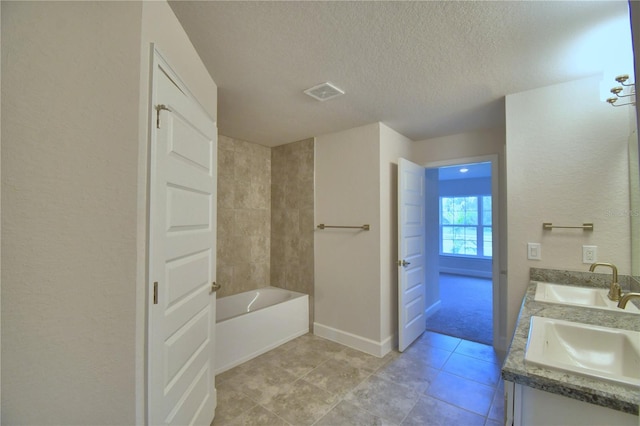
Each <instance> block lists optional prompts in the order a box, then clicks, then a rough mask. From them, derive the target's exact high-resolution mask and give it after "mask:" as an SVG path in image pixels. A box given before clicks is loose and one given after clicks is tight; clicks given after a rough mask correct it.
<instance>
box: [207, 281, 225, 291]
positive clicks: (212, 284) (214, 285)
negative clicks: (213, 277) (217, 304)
mask: <svg viewBox="0 0 640 426" xmlns="http://www.w3.org/2000/svg"><path fill="white" fill-rule="evenodd" d="M220 287H222V285H220V284H216V282H215V281H214V282H212V283H211V290H210V291H209V294H211V293H215V292H216V291H218V290H220Z"/></svg>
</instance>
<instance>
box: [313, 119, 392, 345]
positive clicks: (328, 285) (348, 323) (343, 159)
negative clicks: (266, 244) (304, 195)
mask: <svg viewBox="0 0 640 426" xmlns="http://www.w3.org/2000/svg"><path fill="white" fill-rule="evenodd" d="M379 144H380V126H379V125H378V123H374V124H370V125H366V126H363V127H358V128H355V129H350V130H346V131H343V132H338V133H332V134H329V135H323V136H318V137H317V138H316V177H315V179H316V194H315V197H316V199H315V210H316V212H315V216H316V222H317V223H325V224H327V225H362V224H365V223H368V224H370V225H371V230H370V231H360V230H351V229H348V230H342V229H338V230H335V229H326V230H323V231H321V230H316V234H315V243H314V244H315V324H314V332H316V333H319V332H320V334H322V335H325V336H326V337H329V338H332V339H333V340H338V341H340V340H339V339H347V338H349V337H350V336H352V337H353V339H354V340H356V342H355V343H351V345H353V344H356V343H360V344H363V345H364V344H367V343H371V344H372V345H375V344H377V343H379V342H380V320H379V315H380V235H381V229H380V150H379ZM323 333H324V334H323ZM327 333H333V336H331V335H328V334H327ZM341 341H343V342H344V343H348V342H345V341H344V340H341Z"/></svg>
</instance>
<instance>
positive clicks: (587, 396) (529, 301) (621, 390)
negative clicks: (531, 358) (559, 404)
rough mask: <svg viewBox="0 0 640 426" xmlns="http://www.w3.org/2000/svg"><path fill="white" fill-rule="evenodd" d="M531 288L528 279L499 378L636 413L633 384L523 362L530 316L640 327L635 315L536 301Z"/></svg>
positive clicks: (638, 397)
mask: <svg viewBox="0 0 640 426" xmlns="http://www.w3.org/2000/svg"><path fill="white" fill-rule="evenodd" d="M576 285H577V284H576ZM535 291H536V283H535V281H531V282H530V283H529V286H528V287H527V292H526V294H525V297H524V299H523V301H522V307H521V308H520V314H519V316H518V322H517V324H516V330H515V333H514V336H513V340H512V342H511V346H510V348H509V351H508V352H507V356H506V358H505V362H504V365H503V367H502V378H503V379H504V380H508V381H511V382H515V383H519V384H522V385H526V386H529V387H532V388H535V389H540V390H543V391H546V392H551V393H555V394H559V395H563V396H566V397H569V398H573V399H577V400H580V401H585V402H589V403H592V404H597V405H601V406H603V407H608V408H612V409H614V410H619V411H623V412H625V413H630V414H635V415H638V407H639V405H640V390H638V389H637V388H636V389H634V388H632V387H627V386H623V385H617V384H614V383H610V382H607V381H603V380H598V379H595V378H589V377H583V376H579V375H576V374H571V373H567V372H561V371H555V370H550V369H546V368H542V367H536V366H533V365H527V364H525V360H524V354H525V349H526V346H527V339H528V336H529V324H530V320H531V317H532V316H539V317H548V318H555V319H562V320H565V321H573V322H579V323H584V324H593V325H599V326H602V327H611V328H620V329H624V330H633V331H640V318H639V317H638V315H631V314H625V313H617V312H611V311H605V310H600V309H590V308H584V307H578V306H567V305H559V304H553V303H546V302H536V301H535V300H534V297H535Z"/></svg>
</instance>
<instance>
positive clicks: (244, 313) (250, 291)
mask: <svg viewBox="0 0 640 426" xmlns="http://www.w3.org/2000/svg"><path fill="white" fill-rule="evenodd" d="M264 289H274V290H280V291H283V292H287V293H290V294H292V295H293V297H290V298H289V299H286V300H281V301H279V302H278V303H283V302H287V301H289V300H294V299H298V298H300V297H304V296H309V295H308V294H306V293H300V292H299V291H295V290H289V289H286V288H282V287H276V286H272V285H269V286H265V287H260V288H255V289H253V290H247V291H243V292H242V293H236V294H230V295H228V296H224V297H221V298H219V299H216V305H217V303H218V302H219V301H221V300H223V299H226V298H228V297H233V296H237V295H240V294H245V293H252V292H254V291H260V290H264ZM274 305H277V303H274V304H271V305H267V306H263V307H261V308H258V309H254V310H252V311H248V312H245V311H242V312H240V313H238V314H235V315H232V316H230V317H227V318H225V319H223V320H221V321H218V319H217V318H216V324H222V323H223V322H225V321H229V320H232V319H234V318H238V317H240V316H242V315H247V314H251V313H253V312H258V311H261V310H263V309H266V308H269V307H271V306H274ZM216 315H217V306H216Z"/></svg>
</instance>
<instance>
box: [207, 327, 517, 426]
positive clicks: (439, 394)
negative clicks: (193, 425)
mask: <svg viewBox="0 0 640 426" xmlns="http://www.w3.org/2000/svg"><path fill="white" fill-rule="evenodd" d="M216 387H217V389H218V408H217V410H216V417H215V419H214V421H213V423H212V425H213V426H220V425H295V426H297V425H318V426H320V425H324V426H343V425H420V426H426V425H464V426H472V425H480V426H483V425H486V426H489V425H490V426H494V425H499V424H501V423H502V422H503V401H504V399H503V392H504V390H503V389H504V386H503V383H502V380H501V379H500V361H499V360H498V358H497V356H496V355H495V353H494V351H493V348H491V347H490V346H486V345H482V344H480V343H476V342H470V341H467V340H461V339H458V338H454V337H450V336H446V335H443V334H437V333H433V332H430V331H427V332H425V333H424V334H423V335H422V336H421V337H420V338H419V339H418V340H417V341H416V342H414V343H413V344H412V345H411V347H409V349H407V350H406V351H405V352H404V353H402V354H401V353H398V352H396V351H392V352H391V353H390V354H388V355H387V356H386V357H384V358H382V359H380V358H376V357H374V356H371V355H367V354H364V353H362V352H359V351H356V350H353V349H351V348H347V347H346V346H342V345H339V344H337V343H334V342H331V341H328V340H325V339H322V338H320V337H317V336H314V335H312V334H307V335H304V336H302V337H299V338H297V339H295V340H292V341H290V342H288V343H286V344H284V345H282V346H280V347H278V348H276V349H274V350H272V351H270V352H267V353H266V354H264V355H261V356H259V357H257V358H255V359H253V360H251V361H249V362H246V363H244V364H242V365H239V366H238V367H235V368H233V369H231V370H229V371H226V372H224V373H222V374H219V375H218V376H216Z"/></svg>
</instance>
